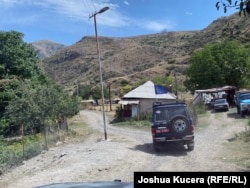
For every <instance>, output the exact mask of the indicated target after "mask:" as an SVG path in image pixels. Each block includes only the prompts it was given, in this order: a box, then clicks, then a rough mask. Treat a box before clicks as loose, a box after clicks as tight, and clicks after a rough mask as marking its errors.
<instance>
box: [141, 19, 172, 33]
mask: <svg viewBox="0 0 250 188" xmlns="http://www.w3.org/2000/svg"><path fill="white" fill-rule="evenodd" d="M143 27H144V28H146V29H148V30H150V31H154V32H161V31H163V30H171V29H173V28H174V27H175V24H174V23H172V22H171V21H161V22H159V21H146V22H144V24H143Z"/></svg>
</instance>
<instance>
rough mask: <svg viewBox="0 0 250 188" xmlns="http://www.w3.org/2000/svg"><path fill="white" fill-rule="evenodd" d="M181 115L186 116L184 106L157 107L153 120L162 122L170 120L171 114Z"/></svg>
mask: <svg viewBox="0 0 250 188" xmlns="http://www.w3.org/2000/svg"><path fill="white" fill-rule="evenodd" d="M176 114H178V115H183V116H187V111H186V108H183V106H182V107H171V108H169V109H168V108H158V109H155V113H154V115H155V116H154V117H153V120H154V122H162V121H167V120H170V119H171V118H172V117H173V116H176Z"/></svg>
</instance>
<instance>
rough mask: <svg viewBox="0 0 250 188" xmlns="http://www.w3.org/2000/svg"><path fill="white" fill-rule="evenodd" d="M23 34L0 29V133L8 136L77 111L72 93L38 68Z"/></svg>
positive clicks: (36, 128) (33, 129)
mask: <svg viewBox="0 0 250 188" xmlns="http://www.w3.org/2000/svg"><path fill="white" fill-rule="evenodd" d="M22 37H23V34H22V33H19V32H15V31H11V32H0V119H1V121H0V134H4V135H5V136H9V134H10V133H12V134H15V135H17V134H20V129H22V130H23V131H25V134H30V133H36V132H40V131H42V130H45V128H46V125H47V124H48V122H49V123H51V122H57V123H59V122H61V120H63V122H66V118H67V117H71V116H73V115H75V114H76V113H77V112H78V105H77V102H76V100H75V97H72V96H69V95H68V93H66V92H65V91H64V90H63V88H62V87H61V86H59V85H58V84H57V83H55V81H53V80H51V79H50V78H49V77H48V76H47V75H45V73H44V72H43V71H42V70H41V69H40V60H39V58H38V55H37V52H36V51H35V50H34V48H33V47H32V46H31V45H29V44H26V43H25V42H23V40H22Z"/></svg>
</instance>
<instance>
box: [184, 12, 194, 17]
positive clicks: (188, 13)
mask: <svg viewBox="0 0 250 188" xmlns="http://www.w3.org/2000/svg"><path fill="white" fill-rule="evenodd" d="M185 14H186V15H188V16H192V15H193V13H192V12H188V11H187V12H185Z"/></svg>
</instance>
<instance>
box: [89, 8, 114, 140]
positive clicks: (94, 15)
mask: <svg viewBox="0 0 250 188" xmlns="http://www.w3.org/2000/svg"><path fill="white" fill-rule="evenodd" d="M108 9H109V7H104V8H102V9H101V10H99V11H98V12H95V13H93V14H92V15H90V16H89V19H90V18H92V17H94V25H95V37H96V45H97V54H98V61H99V72H100V82H101V94H102V113H103V123H104V137H105V140H107V131H106V118H105V110H104V92H103V80H102V63H101V57H100V50H99V41H98V35H97V27H96V15H97V14H101V13H103V12H105V11H106V10H108Z"/></svg>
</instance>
